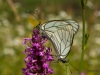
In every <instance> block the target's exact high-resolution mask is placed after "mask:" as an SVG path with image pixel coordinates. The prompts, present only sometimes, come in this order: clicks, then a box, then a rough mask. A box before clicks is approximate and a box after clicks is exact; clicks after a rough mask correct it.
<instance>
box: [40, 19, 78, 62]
mask: <svg viewBox="0 0 100 75" xmlns="http://www.w3.org/2000/svg"><path fill="white" fill-rule="evenodd" d="M78 29H79V25H78V23H77V22H75V21H73V20H52V21H48V22H46V23H44V24H42V25H41V26H39V30H40V32H42V33H43V34H44V35H45V36H46V37H47V38H48V39H49V40H50V41H51V42H52V44H53V46H54V49H55V52H56V54H57V58H58V60H60V61H62V62H65V61H66V60H65V59H66V57H67V55H68V54H69V52H70V49H71V46H72V43H73V38H74V35H75V33H76V32H77V31H78Z"/></svg>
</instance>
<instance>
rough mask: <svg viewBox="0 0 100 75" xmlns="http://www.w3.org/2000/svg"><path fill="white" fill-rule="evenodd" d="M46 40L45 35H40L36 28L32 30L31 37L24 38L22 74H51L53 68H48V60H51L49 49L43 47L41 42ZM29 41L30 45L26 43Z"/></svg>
mask: <svg viewBox="0 0 100 75" xmlns="http://www.w3.org/2000/svg"><path fill="white" fill-rule="evenodd" d="M46 41H47V39H46V37H45V36H40V33H39V31H38V30H34V31H33V34H32V38H24V42H23V44H24V45H26V49H25V51H24V54H27V57H26V58H25V60H24V61H25V64H26V68H23V69H22V70H23V73H24V75H46V74H48V73H50V74H52V73H53V70H52V69H51V68H50V66H49V65H50V62H51V61H53V60H54V59H53V57H52V55H51V51H52V50H51V49H50V48H49V47H45V46H44V45H43V44H44V43H45V42H46ZM27 42H30V44H31V46H28V45H27Z"/></svg>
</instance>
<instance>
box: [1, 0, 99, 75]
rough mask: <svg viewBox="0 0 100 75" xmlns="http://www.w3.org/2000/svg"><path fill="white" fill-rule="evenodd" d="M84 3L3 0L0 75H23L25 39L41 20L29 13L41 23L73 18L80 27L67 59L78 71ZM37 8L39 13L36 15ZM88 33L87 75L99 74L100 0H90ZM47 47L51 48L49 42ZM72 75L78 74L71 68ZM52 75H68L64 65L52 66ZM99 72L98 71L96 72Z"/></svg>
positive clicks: (69, 0)
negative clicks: (82, 4) (23, 43)
mask: <svg viewBox="0 0 100 75" xmlns="http://www.w3.org/2000/svg"><path fill="white" fill-rule="evenodd" d="M80 1H81V0H0V75H24V74H23V73H22V68H23V67H25V63H24V58H25V57H26V55H24V54H23V52H24V49H25V46H23V45H22V42H23V37H31V34H32V30H33V27H35V26H36V25H37V24H38V21H37V20H36V19H35V18H34V16H32V15H31V14H30V13H28V12H27V10H30V11H31V12H32V13H33V14H34V15H36V16H38V18H39V21H41V22H42V23H44V22H46V21H49V20H58V19H73V20H76V21H77V22H78V23H79V25H80V28H79V31H78V33H77V34H76V35H75V38H74V41H73V45H72V49H71V52H70V53H69V55H68V57H67V58H66V59H69V62H70V63H71V64H73V66H75V67H77V68H78V69H79V67H80V65H79V64H80V60H81V59H80V57H81V41H82V39H81V38H82V19H81V18H82V16H81V12H82V11H81V3H80ZM35 9H38V14H37V13H36V12H35ZM86 32H87V33H88V34H89V40H88V43H87V48H86V50H85V57H84V71H83V72H84V73H85V75H99V74H100V0H88V2H87V5H86ZM46 45H47V46H51V47H52V48H53V46H52V44H51V43H50V42H49V41H48V42H47V43H46ZM69 67H70V68H71V71H72V74H70V71H69V74H70V75H78V71H77V70H76V69H75V68H74V67H72V66H71V65H69ZM51 68H52V69H53V70H54V74H53V75H67V74H66V72H67V68H66V67H65V65H64V64H62V63H52V64H51ZM97 70H98V71H97Z"/></svg>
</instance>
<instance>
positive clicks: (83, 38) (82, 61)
mask: <svg viewBox="0 0 100 75" xmlns="http://www.w3.org/2000/svg"><path fill="white" fill-rule="evenodd" d="M81 1H82V2H83V4H82V22H83V31H82V54H81V62H80V71H79V72H80V74H81V72H82V70H83V65H84V50H85V48H84V47H85V5H84V0H81Z"/></svg>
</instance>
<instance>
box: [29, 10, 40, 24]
mask: <svg viewBox="0 0 100 75" xmlns="http://www.w3.org/2000/svg"><path fill="white" fill-rule="evenodd" d="M35 11H36V12H37V14H39V13H38V10H37V9H36V10H35ZM27 12H28V13H30V14H31V15H33V16H34V18H35V19H36V20H38V21H39V19H38V18H37V17H36V16H35V15H34V14H33V13H31V12H30V10H27ZM39 24H41V22H40V21H39Z"/></svg>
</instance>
